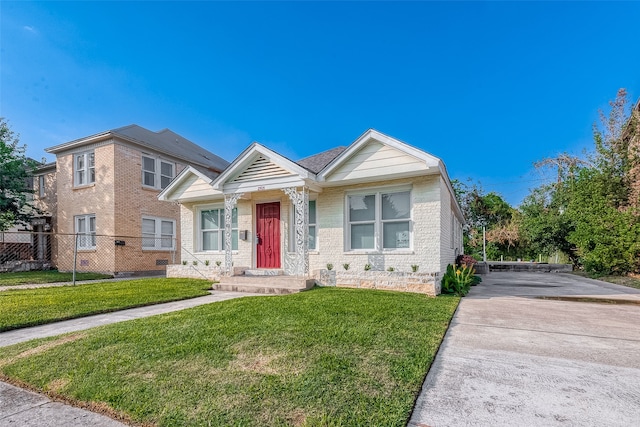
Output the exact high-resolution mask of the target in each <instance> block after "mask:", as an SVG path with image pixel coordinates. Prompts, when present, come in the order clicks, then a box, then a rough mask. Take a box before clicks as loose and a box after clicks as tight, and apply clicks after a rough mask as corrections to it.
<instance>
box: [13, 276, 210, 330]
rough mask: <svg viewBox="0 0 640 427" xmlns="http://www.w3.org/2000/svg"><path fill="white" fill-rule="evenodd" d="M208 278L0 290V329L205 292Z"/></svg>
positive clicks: (15, 327) (171, 299) (199, 294)
mask: <svg viewBox="0 0 640 427" xmlns="http://www.w3.org/2000/svg"><path fill="white" fill-rule="evenodd" d="M209 288H211V282H209V281H207V280H194V279H162V278H156V279H139V280H126V281H122V282H101V283H91V284H86V285H77V286H59V287H51V288H40V289H10V290H7V291H2V292H0V313H1V315H0V331H6V330H9V329H17V328H23V327H26V326H33V325H40V324H43V323H50V322H55V321H57V320H64V319H71V318H74V317H82V316H87V315H90V314H97V313H105V312H108V311H115V310H121V309H124V308H130V307H137V306H142V305H149V304H156V303H160V302H168V301H175V300H180V299H185V298H193V297H197V296H201V295H207V291H206V289H209Z"/></svg>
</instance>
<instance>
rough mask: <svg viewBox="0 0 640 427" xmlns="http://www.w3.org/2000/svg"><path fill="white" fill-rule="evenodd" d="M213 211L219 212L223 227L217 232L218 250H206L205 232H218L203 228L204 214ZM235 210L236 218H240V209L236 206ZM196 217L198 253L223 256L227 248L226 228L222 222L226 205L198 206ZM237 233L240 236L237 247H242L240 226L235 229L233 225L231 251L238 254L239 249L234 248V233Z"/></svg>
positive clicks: (220, 222)
mask: <svg viewBox="0 0 640 427" xmlns="http://www.w3.org/2000/svg"><path fill="white" fill-rule="evenodd" d="M212 210H217V211H218V215H219V217H218V223H219V224H220V225H221V226H220V227H218V229H217V231H218V248H220V249H218V250H215V249H207V250H205V249H204V233H205V232H211V231H216V229H214V228H210V229H209V228H208V229H203V228H202V212H205V211H212ZM233 210H235V211H236V218H238V207H237V206H235V207H234V208H233ZM196 215H197V216H198V217H197V219H196V221H195V223H196V224H197V225H198V227H197V230H196V232H197V236H198V238H197V242H196V245H197V246H196V248H194V249H195V250H196V252H204V253H215V254H221V253H224V252H225V249H224V246H225V238H224V232H225V227H224V226H222V222H223V221H224V205H221V204H216V205H206V206H198V208H197V209H196ZM220 217H221V218H222V219H223V221H220ZM232 217H233V213H232ZM234 231H235V233H236V235H237V236H238V239H237V245H238V246H239V245H240V235H239V233H240V231H239V224H236V226H235V227H233V224H232V226H231V235H232V237H231V250H232V252H234V253H236V252H238V248H237V247H236V248H235V249H234V248H233V233H234Z"/></svg>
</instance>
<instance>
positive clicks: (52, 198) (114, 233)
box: [35, 124, 228, 274]
mask: <svg viewBox="0 0 640 427" xmlns="http://www.w3.org/2000/svg"><path fill="white" fill-rule="evenodd" d="M46 151H47V152H48V153H51V154H55V155H56V162H55V165H54V166H53V167H51V166H49V167H42V168H40V170H39V171H36V185H35V196H36V202H37V204H38V206H39V207H40V208H42V209H44V210H45V211H48V212H49V214H50V219H49V220H47V221H48V222H44V223H42V224H40V225H42V227H48V228H49V229H50V230H52V231H54V232H55V234H54V236H55V239H56V242H55V243H54V244H53V248H52V250H53V252H54V253H53V254H52V258H53V259H55V263H54V265H55V266H57V267H58V269H60V270H61V271H69V270H72V269H73V266H74V262H75V265H76V269H78V270H81V271H99V272H106V273H111V274H125V273H127V274H129V273H139V272H145V273H150V272H164V270H165V266H166V265H167V264H169V263H173V262H178V261H179V256H180V252H179V246H180V243H179V242H180V221H179V218H180V208H179V206H178V205H177V204H171V203H165V202H161V201H159V200H158V198H157V196H158V194H159V193H160V191H162V190H163V189H164V188H166V187H167V186H168V185H169V183H170V182H171V180H172V179H173V178H174V177H175V176H176V175H177V174H178V173H180V172H181V171H182V170H183V169H185V167H187V166H189V167H190V169H191V170H196V171H198V173H200V174H202V176H205V177H207V178H208V179H212V178H215V177H216V176H217V175H218V174H219V173H220V172H222V171H223V170H225V169H226V168H227V166H228V162H227V161H225V160H223V159H221V158H220V157H218V156H216V155H215V154H213V153H211V152H209V151H207V150H205V149H204V148H202V147H200V146H198V145H196V144H194V143H193V142H191V141H189V140H187V139H186V138H184V137H182V136H180V135H178V134H177V133H175V132H172V131H171V130H169V129H164V130H161V131H158V132H153V131H150V130H148V129H145V128H143V127H140V126H138V125H135V124H134V125H130V126H125V127H121V128H117V129H112V130H108V131H106V132H102V133H98V134H95V135H91V136H87V137H84V138H80V139H76V140H73V141H69V142H65V143H63V144H60V145H57V146H55V147H50V148H48V149H46ZM43 229H45V228H43ZM76 236H77V237H76Z"/></svg>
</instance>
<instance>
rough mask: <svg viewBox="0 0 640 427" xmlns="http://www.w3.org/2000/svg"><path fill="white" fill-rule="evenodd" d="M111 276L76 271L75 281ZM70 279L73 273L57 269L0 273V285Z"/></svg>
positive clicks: (65, 280) (109, 277) (69, 280)
mask: <svg viewBox="0 0 640 427" xmlns="http://www.w3.org/2000/svg"><path fill="white" fill-rule="evenodd" d="M112 277H113V276H111V275H108V274H100V273H76V281H80V280H98V279H111V278H112ZM72 280H73V273H61V272H59V271H58V270H45V271H21V272H16V273H0V286H16V285H27V284H41V283H56V282H71V281H72Z"/></svg>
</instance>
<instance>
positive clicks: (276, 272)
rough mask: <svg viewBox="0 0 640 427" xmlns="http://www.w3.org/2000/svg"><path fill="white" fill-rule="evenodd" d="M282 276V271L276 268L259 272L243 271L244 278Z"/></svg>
mask: <svg viewBox="0 0 640 427" xmlns="http://www.w3.org/2000/svg"><path fill="white" fill-rule="evenodd" d="M283 274H284V271H283V270H280V269H277V268H271V269H264V268H262V269H260V270H244V275H245V276H282V275H283Z"/></svg>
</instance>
